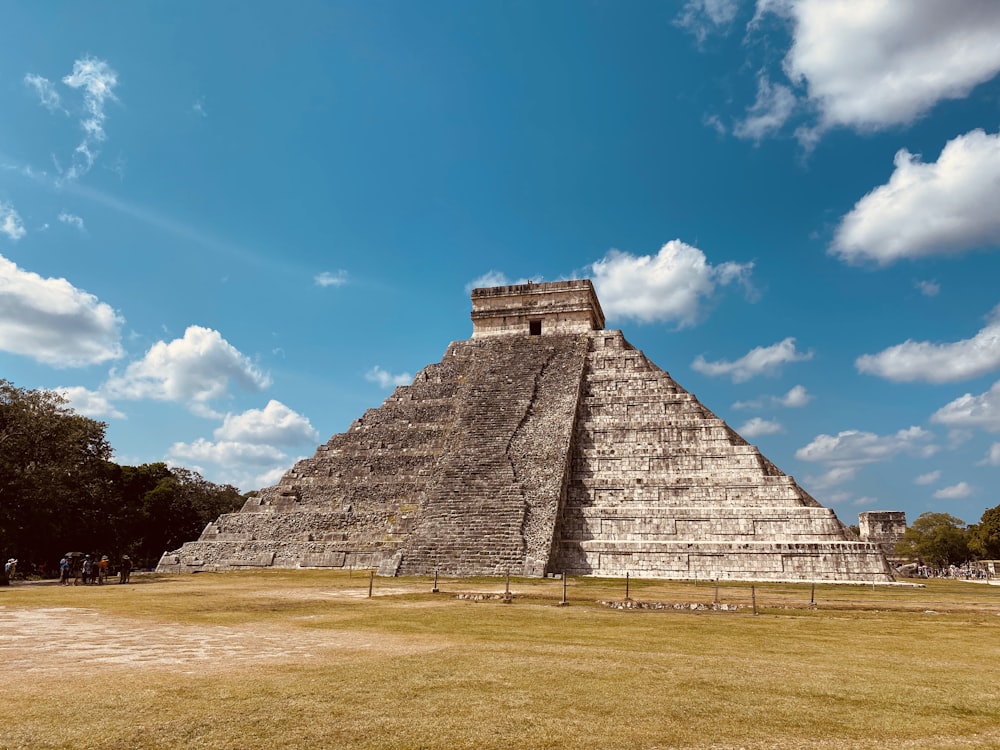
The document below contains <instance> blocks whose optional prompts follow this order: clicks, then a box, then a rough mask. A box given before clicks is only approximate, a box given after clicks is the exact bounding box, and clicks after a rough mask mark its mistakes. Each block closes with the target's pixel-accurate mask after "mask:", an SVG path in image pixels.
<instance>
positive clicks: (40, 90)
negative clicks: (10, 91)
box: [24, 73, 66, 112]
mask: <svg viewBox="0 0 1000 750" xmlns="http://www.w3.org/2000/svg"><path fill="white" fill-rule="evenodd" d="M24 85H25V86H30V87H31V88H33V89H34V90H35V93H36V94H38V102H39V104H41V105H42V106H43V107H45V108H46V109H47V110H49V111H50V112H65V111H66V110H65V109H63V106H62V100H61V99H60V98H59V92H58V91H57V90H56V87H55V86H54V85H52V81H50V80H49V79H48V78H43V77H42V76H40V75H35V74H34V73H28V74H27V75H26V76H25V77H24Z"/></svg>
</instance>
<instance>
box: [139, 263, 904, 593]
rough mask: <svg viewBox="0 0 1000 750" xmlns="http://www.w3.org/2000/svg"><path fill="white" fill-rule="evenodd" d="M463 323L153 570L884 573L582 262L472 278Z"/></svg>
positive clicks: (870, 548)
mask: <svg viewBox="0 0 1000 750" xmlns="http://www.w3.org/2000/svg"><path fill="white" fill-rule="evenodd" d="M472 324H473V332H472V337H471V338H470V339H467V340H465V341H453V342H452V343H451V344H450V345H449V346H448V348H447V350H446V351H445V353H444V356H443V357H442V358H441V360H440V361H439V362H435V363H431V364H428V365H427V366H426V367H424V368H423V369H422V370H421V371H420V372H418V373H417V375H416V377H414V379H413V382H412V383H411V384H410V385H404V386H400V387H398V388H397V389H396V390H395V391H394V392H393V393H392V395H391V396H389V397H388V398H387V399H386V400H385V401H384V402H383V403H382V405H381V406H379V407H378V408H375V409H368V410H367V411H365V412H364V413H363V414H362V415H361V416H359V417H358V419H356V420H355V421H354V423H353V424H352V425H351V427H350V428H349V429H348V430H347V431H346V432H342V433H340V434H337V435H334V436H332V437H331V438H330V439H329V440H328V441H327V442H326V443H325V444H324V445H320V446H318V447H317V449H316V453H315V454H314V455H313V456H312V457H309V458H304V459H302V460H301V461H299V462H298V463H296V465H295V466H293V467H292V468H291V469H289V470H288V471H287V472H286V473H285V475H284V476H283V477H282V478H281V480H280V481H279V482H278V484H277V485H275V486H273V487H265V488H264V489H262V490H261V491H260V492H258V493H252V494H250V495H248V497H247V500H246V503H245V504H244V506H243V508H242V510H240V511H239V512H238V513H227V514H225V515H223V516H221V517H219V518H218V519H217V520H216V521H215V522H214V523H211V524H209V525H208V526H207V527H206V528H205V530H204V531H203V532H202V534H201V537H200V538H199V539H198V540H196V541H191V542H187V543H185V544H184V545H183V546H182V547H181V548H180V549H177V550H173V551H170V552H166V553H165V554H164V555H163V558H162V559H161V560H160V564H159V566H158V570H160V571H161V572H170V571H198V570H232V569H239V568H248V567H250V568H253V567H278V568H339V569H358V568H364V569H366V568H375V569H377V570H378V571H379V574H380V575H434V574H437V573H441V574H442V575H477V576H478V575H503V574H513V575H529V576H541V575H547V574H553V573H559V574H565V575H571V576H572V575H598V576H621V577H625V576H628V575H633V576H642V577H652V578H678V579H699V580H706V579H727V580H749V581H755V580H767V581H853V582H858V581H863V582H866V583H873V582H876V581H882V582H888V581H892V580H893V573H892V570H891V569H890V568H889V565H888V562H887V561H886V558H885V555H884V554H883V552H882V550H881V548H880V547H879V546H878V545H877V544H871V543H867V542H861V541H858V540H856V539H855V538H854V537H853V535H851V533H850V532H849V531H848V529H847V528H846V527H845V526H844V525H843V524H842V523H841V522H840V520H839V519H838V518H837V517H836V515H835V514H834V512H833V511H832V510H830V509H829V508H825V507H823V506H822V505H821V504H820V503H819V502H817V501H816V500H815V499H814V498H813V497H812V496H811V495H810V494H809V493H808V492H806V491H805V490H804V489H802V488H801V487H800V486H799V485H798V484H797V483H796V482H795V480H794V478H793V477H791V476H788V475H787V474H785V473H783V472H782V471H781V470H780V469H779V468H778V467H777V466H775V465H774V464H773V463H772V462H771V461H769V460H768V459H767V458H766V457H765V456H763V455H762V454H761V452H760V450H759V449H758V448H757V447H756V446H754V445H751V444H750V443H748V442H747V441H746V440H744V439H743V438H742V437H740V436H739V435H738V434H737V433H736V431H735V430H733V429H732V428H731V427H730V426H729V425H727V424H726V422H725V421H724V420H722V419H720V418H719V417H717V416H716V415H715V414H713V413H712V412H711V411H709V409H708V408H706V407H705V406H704V405H703V404H701V403H700V402H699V401H698V399H697V398H695V396H694V394H692V393H690V392H688V391H686V390H685V389H684V388H683V387H682V386H681V385H680V384H679V383H677V381H675V380H674V379H673V378H672V377H671V376H670V374H669V373H668V372H666V371H664V370H661V369H660V368H659V367H657V366H656V365H655V364H654V363H653V362H651V361H650V360H649V359H647V358H646V356H645V355H644V354H643V353H642V351H641V350H639V349H637V348H636V347H635V346H633V345H632V344H631V343H629V342H628V341H627V340H626V339H625V336H624V334H623V333H622V332H621V331H617V330H605V328H604V313H603V312H602V311H601V305H600V303H599V302H598V301H597V295H596V294H595V293H594V287H593V285H592V284H591V282H590V281H588V280H579V281H556V282H551V283H546V284H534V283H531V284H516V285H512V286H501V287H492V288H489V289H476V290H474V291H473V292H472ZM322 395H323V394H322V393H317V394H316V398H322Z"/></svg>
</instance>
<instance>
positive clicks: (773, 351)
mask: <svg viewBox="0 0 1000 750" xmlns="http://www.w3.org/2000/svg"><path fill="white" fill-rule="evenodd" d="M812 356H813V354H812V352H799V351H796V349H795V339H794V338H791V337H789V338H786V339H784V340H783V341H779V342H778V343H777V344H771V346H757V347H754V348H753V349H751V350H750V351H749V352H747V353H746V354H744V355H743V356H742V357H740V358H739V359H737V360H736V361H735V362H730V361H728V360H725V359H720V360H718V361H716V362H708V361H707V360H706V359H705V358H704V357H703V356H702V355H700V354H699V355H698V356H697V357H695V359H694V361H693V362H692V363H691V369H693V370H695V371H696V372H700V373H702V374H703V375H708V376H710V377H718V376H719V375H728V376H729V377H730V378H732V381H733V382H734V383H742V382H744V381H747V380H750V378H754V377H757V376H758V375H777V374H778V372H779V371H780V370H781V367H782V366H783V365H786V364H790V363H792V362H804V361H806V360H809V359H812ZM803 390H804V389H803Z"/></svg>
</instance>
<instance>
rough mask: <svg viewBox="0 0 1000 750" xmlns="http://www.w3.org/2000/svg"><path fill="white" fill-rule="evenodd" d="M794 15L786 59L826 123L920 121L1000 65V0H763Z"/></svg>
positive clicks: (761, 7)
mask: <svg viewBox="0 0 1000 750" xmlns="http://www.w3.org/2000/svg"><path fill="white" fill-rule="evenodd" d="M767 12H775V13H779V14H781V15H783V16H785V17H787V18H790V19H791V20H792V25H793V37H794V39H793V44H792V47H791V49H790V50H789V52H788V54H787V56H786V57H785V61H784V68H785V72H786V73H787V75H788V76H789V78H790V79H791V80H792V81H793V82H797V83H798V82H804V83H805V84H806V86H807V88H808V97H809V99H810V100H811V101H812V102H813V104H815V106H816V107H817V108H818V110H819V112H820V127H821V128H829V127H833V126H838V125H843V126H847V127H853V128H857V129H861V130H875V129H881V128H886V127H890V126H894V125H900V124H907V123H911V122H913V121H914V120H915V119H916V118H918V117H919V116H920V115H922V114H924V113H925V112H927V111H928V110H929V109H930V108H931V107H933V106H934V105H935V104H936V103H938V102H939V101H941V100H945V99H959V98H962V97H965V96H967V95H968V94H969V92H970V91H971V90H972V89H973V87H975V86H976V85H977V84H980V83H983V82H985V81H988V80H990V79H991V78H993V77H994V76H995V75H996V73H997V71H998V70H1000V45H998V44H997V42H996V40H997V37H998V36H1000V3H996V2H995V1H994V0H964V1H963V2H958V3H947V2H944V3H942V2H910V1H908V0H901V1H897V2H871V0H780V1H778V2H775V1H774V0H770V1H767V0H761V1H760V2H758V10H757V17H756V18H755V22H756V21H757V20H759V18H760V17H761V16H762V15H763V14H764V13H767Z"/></svg>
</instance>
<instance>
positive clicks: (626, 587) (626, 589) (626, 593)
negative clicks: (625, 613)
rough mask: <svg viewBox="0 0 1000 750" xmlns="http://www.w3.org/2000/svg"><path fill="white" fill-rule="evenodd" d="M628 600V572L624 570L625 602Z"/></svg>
mask: <svg viewBox="0 0 1000 750" xmlns="http://www.w3.org/2000/svg"><path fill="white" fill-rule="evenodd" d="M629 598H630V597H629V595H628V571H627V570H626V571H625V601H628V600H629Z"/></svg>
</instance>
